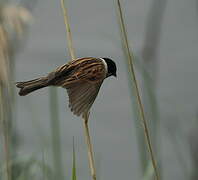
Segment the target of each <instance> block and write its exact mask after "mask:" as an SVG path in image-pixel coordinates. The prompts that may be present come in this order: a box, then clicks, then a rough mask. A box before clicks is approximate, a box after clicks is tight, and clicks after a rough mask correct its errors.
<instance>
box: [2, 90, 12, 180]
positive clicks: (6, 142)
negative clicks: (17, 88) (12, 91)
mask: <svg viewBox="0 0 198 180" xmlns="http://www.w3.org/2000/svg"><path fill="white" fill-rule="evenodd" d="M4 106H5V103H4V98H3V89H2V88H1V87H0V114H1V116H0V118H1V125H2V134H3V149H4V153H5V164H6V180H11V167H10V148H9V133H8V123H7V121H6V117H5V109H4Z"/></svg>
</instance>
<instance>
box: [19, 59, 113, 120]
mask: <svg viewBox="0 0 198 180" xmlns="http://www.w3.org/2000/svg"><path fill="white" fill-rule="evenodd" d="M107 61H108V62H107ZM111 75H114V76H116V65H115V63H114V62H113V61H112V60H111V59H109V58H93V57H86V58H80V59H76V60H73V61H71V62H69V63H67V64H64V65H62V66H60V67H58V68H57V69H56V70H55V71H53V72H51V73H49V74H48V75H47V76H46V77H41V78H38V79H34V80H31V81H26V82H18V83H16V86H17V87H18V88H20V91H19V95H21V96H25V95H27V94H29V93H31V92H33V91H35V90H37V89H40V88H43V87H47V86H60V87H63V88H66V89H67V92H68V96H69V107H70V109H71V111H72V112H73V113H74V114H75V115H77V116H80V115H83V114H84V113H86V112H88V111H89V110H90V108H91V106H92V104H93V102H94V100H95V98H96V97H97V94H98V92H99V89H100V87H101V85H102V82H103V80H104V79H105V78H106V77H109V76H111Z"/></svg>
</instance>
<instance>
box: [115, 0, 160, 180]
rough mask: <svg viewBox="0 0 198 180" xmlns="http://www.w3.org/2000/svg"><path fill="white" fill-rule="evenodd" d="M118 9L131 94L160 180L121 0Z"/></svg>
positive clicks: (155, 172) (156, 175)
mask: <svg viewBox="0 0 198 180" xmlns="http://www.w3.org/2000/svg"><path fill="white" fill-rule="evenodd" d="M117 7H118V14H119V22H120V29H121V34H122V44H123V50H124V53H125V55H126V60H127V67H128V72H129V84H130V85H131V86H130V87H131V92H134V94H133V95H132V96H134V97H135V98H136V101H135V102H136V104H137V105H136V106H135V109H134V110H135V111H136V113H138V115H139V117H138V119H140V120H141V124H142V126H143V130H144V136H145V140H146V144H147V147H148V153H149V155H150V157H151V162H152V166H153V169H154V174H155V178H156V180H159V179H160V177H159V173H158V169H157V163H156V159H155V154H154V151H153V146H152V144H151V137H150V132H149V129H148V125H147V121H146V117H145V112H144V107H143V104H142V100H141V97H140V92H139V87H138V82H137V79H136V75H135V69H134V56H133V54H132V51H131V50H130V47H129V43H128V38H127V32H126V27H125V24H124V17H123V12H122V8H121V4H120V1H119V0H117ZM134 97H132V98H134ZM133 102H134V100H133V99H132V103H133ZM133 104H134V103H133ZM136 115H137V114H136ZM147 164H148V163H147Z"/></svg>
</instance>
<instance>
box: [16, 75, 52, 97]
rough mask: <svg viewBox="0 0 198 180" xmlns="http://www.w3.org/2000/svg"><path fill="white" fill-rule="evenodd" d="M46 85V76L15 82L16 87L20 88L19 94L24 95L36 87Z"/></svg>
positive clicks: (39, 87)
mask: <svg viewBox="0 0 198 180" xmlns="http://www.w3.org/2000/svg"><path fill="white" fill-rule="evenodd" d="M48 85H49V84H48V81H47V78H45V77H42V78H38V79H33V80H31V81H26V82H17V83H16V87H18V88H20V91H19V95H20V96H25V95H27V94H29V93H31V92H33V91H35V90H37V89H41V88H44V87H46V86H48Z"/></svg>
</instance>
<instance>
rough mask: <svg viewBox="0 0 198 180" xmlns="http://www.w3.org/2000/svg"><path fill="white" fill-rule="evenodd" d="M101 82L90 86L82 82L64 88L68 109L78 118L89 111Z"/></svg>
mask: <svg viewBox="0 0 198 180" xmlns="http://www.w3.org/2000/svg"><path fill="white" fill-rule="evenodd" d="M102 82H103V81H101V82H99V83H96V84H92V83H89V82H86V81H83V82H81V83H75V84H72V85H71V86H69V87H66V89H67V92H68V96H69V107H70V109H71V111H72V112H73V113H74V114H75V115H77V116H80V115H83V114H84V113H85V112H88V111H89V110H90V108H91V106H92V104H93V103H94V100H95V99H96V97H97V95H98V92H99V89H100V87H101V84H102Z"/></svg>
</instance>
